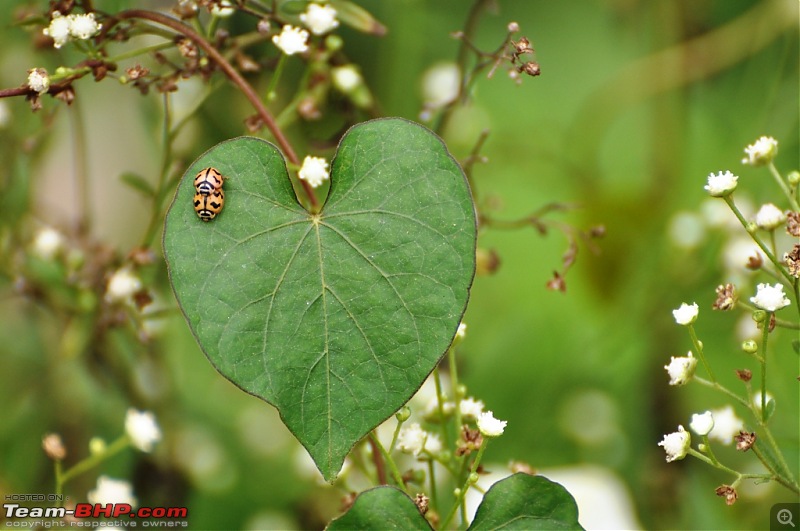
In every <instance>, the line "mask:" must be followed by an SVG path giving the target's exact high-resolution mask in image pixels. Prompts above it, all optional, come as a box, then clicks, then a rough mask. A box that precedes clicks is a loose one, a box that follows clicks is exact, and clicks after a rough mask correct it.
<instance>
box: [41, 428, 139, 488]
mask: <svg viewBox="0 0 800 531" xmlns="http://www.w3.org/2000/svg"><path fill="white" fill-rule="evenodd" d="M128 446H130V439H128V436H127V435H123V436H121V437H119V438H118V439H117V440H115V441H114V442H112V443H111V444H109V445H108V446H106V448H105V450H103V451H102V452H99V453H96V454H93V455H90V456H89V457H87V458H86V459H83V460H81V461H78V462H77V463H75V464H74V465H73V466H72V468H70V469H68V470H67V471H66V472H64V473H63V474H56V492H57V493H60V492H62V491H63V488H64V485H66V483H67V482H68V481H69V480H71V479H73V478H75V477H77V476H79V475H81V474H83V473H84V472H88V471H89V470H91V469H92V468H94V467H95V466H97V465H99V464H100V463H102V462H103V461H105V460H106V459H109V458H110V457H113V456H114V455H116V454H118V453H120V452H121V451H122V450H124V449H125V448H127V447H128Z"/></svg>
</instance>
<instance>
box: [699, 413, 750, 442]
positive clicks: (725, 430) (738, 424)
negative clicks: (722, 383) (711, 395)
mask: <svg viewBox="0 0 800 531" xmlns="http://www.w3.org/2000/svg"><path fill="white" fill-rule="evenodd" d="M711 415H712V416H713V417H714V427H713V428H712V429H711V431H710V432H709V434H708V438H709V439H716V440H718V441H719V442H721V443H722V444H731V443H732V442H733V436H734V435H738V434H739V431H741V430H742V429H744V421H743V420H742V419H740V418H739V417H737V416H736V413H735V412H734V411H733V407H732V406H730V405H727V406H725V407H724V408H721V409H712V410H711Z"/></svg>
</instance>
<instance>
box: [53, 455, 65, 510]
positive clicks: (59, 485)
mask: <svg viewBox="0 0 800 531" xmlns="http://www.w3.org/2000/svg"><path fill="white" fill-rule="evenodd" d="M53 469H54V472H55V477H56V488H55V491H56V500H57V503H58V505H57V506H58V507H63V506H64V500H63V498H62V496H61V495H62V494H63V493H64V479H63V477H64V466H63V465H62V463H61V459H56V460H55V461H54V462H53Z"/></svg>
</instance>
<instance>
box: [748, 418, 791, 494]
mask: <svg viewBox="0 0 800 531" xmlns="http://www.w3.org/2000/svg"><path fill="white" fill-rule="evenodd" d="M764 433H765V434H769V438H771V437H772V434H771V433H769V430H765V431H764ZM774 444H775V441H774V440H772V441H771V442H770V445H772V447H773V449H774V448H775V446H774ZM750 449H751V450H753V453H754V454H756V457H758V460H759V461H761V464H763V465H764V466H765V467H766V469H767V470H769V471H770V472H771V473H772V478H771V479H773V480H775V481H777V482H778V483H779V484H781V485H783V486H784V487H786V488H787V489H789V490H791V491H792V492H795V493H797V494H800V485H798V484H797V482H796V481H795V479H794V476H792V473H791V472H790V471H789V467H788V466H787V465H786V462H785V461H784V459H783V455H782V454H781V453H780V452H777V451H775V450H773V453H774V455H775V456H776V458H777V459H778V463H777V465H779V466H781V467H782V468H783V470H781V471H779V470H778V466H776V463H773V462H772V459H771V458H770V457H769V456H767V454H765V453H764V452H762V451H761V449H760V448H758V441H756V443H755V444H754V445H753V446H752V447H751V448H750Z"/></svg>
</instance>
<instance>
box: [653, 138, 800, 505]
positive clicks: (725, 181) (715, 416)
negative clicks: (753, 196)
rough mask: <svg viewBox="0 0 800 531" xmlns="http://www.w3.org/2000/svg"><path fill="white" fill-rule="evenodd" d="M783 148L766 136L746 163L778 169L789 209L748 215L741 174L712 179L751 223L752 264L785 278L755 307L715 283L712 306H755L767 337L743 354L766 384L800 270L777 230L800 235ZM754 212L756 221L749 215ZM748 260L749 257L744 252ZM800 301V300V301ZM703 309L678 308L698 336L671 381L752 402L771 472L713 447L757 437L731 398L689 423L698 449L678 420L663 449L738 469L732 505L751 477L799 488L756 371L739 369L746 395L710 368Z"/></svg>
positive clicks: (713, 189) (730, 491)
mask: <svg viewBox="0 0 800 531" xmlns="http://www.w3.org/2000/svg"><path fill="white" fill-rule="evenodd" d="M777 152H778V142H777V141H776V140H775V139H774V138H772V137H767V136H762V137H760V138H759V139H758V140H757V141H756V142H754V143H753V144H751V145H749V146H747V147H746V148H745V153H746V155H747V156H746V157H745V158H744V159H743V160H742V163H743V164H746V165H750V166H769V167H770V173H772V175H773V177H774V178H775V180H776V182H777V184H778V186H779V187H780V189H781V191H782V192H783V193H784V195H785V196H786V201H787V202H788V204H789V206H790V209H789V210H788V211H787V210H784V209H782V208H780V207H779V206H777V205H776V204H774V203H771V202H767V203H765V204H763V205H762V206H761V207H760V208H759V209H758V211H757V213H756V214H755V216H754V217H749V216H745V215H743V214H742V212H741V211H740V210H739V206H738V205H737V202H736V201H734V197H733V193H734V191H735V190H736V188H737V185H738V180H739V178H738V177H737V176H736V175H734V174H733V173H731V172H730V171H724V172H722V171H720V172H717V173H711V174H710V175H709V176H708V179H707V184H706V186H705V189H706V191H708V193H709V194H710V195H711V196H713V197H720V198H723V199H724V201H725V204H726V205H727V207H728V208H730V209H731V210H732V211H733V213H734V215H735V217H736V219H737V220H738V221H739V224H740V225H741V226H742V227H743V228H744V229H745V231H746V233H747V236H748V238H747V244H743V246H742V248H743V249H744V250H745V252H746V253H747V254H746V255H745V256H749V258H748V259H747V267H748V269H750V270H751V271H757V270H763V271H765V272H767V273H768V274H769V275H770V276H771V277H772V278H773V279H777V280H778V282H776V283H774V284H771V283H759V284H758V285H757V286H756V289H755V295H753V296H751V297H749V299H747V300H749V302H750V303H751V304H752V306H750V305H748V304H747V303H746V302H744V303H742V302H740V298H739V297H738V295H737V289H736V287H735V286H734V285H733V284H732V283H727V284H724V285H720V286H718V287H717V289H716V300H715V301H714V303H713V305H712V308H713V309H715V310H721V311H729V310H732V309H734V308H737V307H744V308H745V309H747V310H749V312H750V314H751V315H750V316H749V317H751V318H752V319H748V321H749V322H750V323H751V324H752V322H755V323H757V326H758V328H760V331H759V333H757V334H756V335H755V336H751V337H755V338H757V339H760V344H759V342H757V341H756V340H755V339H747V340H745V341H743V342H742V346H741V349H742V351H743V352H744V353H746V354H748V355H751V356H752V357H753V359H755V361H756V362H757V363H758V364H759V365H760V367H761V372H762V375H761V382H762V385H764V386H765V384H766V382H767V379H766V374H767V371H766V364H767V360H768V359H769V358H770V357H768V356H767V346H768V343H769V341H770V334H771V332H773V330H774V329H775V328H776V327H778V326H786V324H785V321H778V320H777V319H776V317H775V315H774V314H775V312H777V311H779V310H781V309H783V308H786V307H787V306H790V305H791V304H792V300H791V299H790V298H789V296H787V294H786V292H785V289H786V288H785V286H786V285H787V284H785V283H784V282H786V283H790V282H793V278H797V277H798V276H800V244H797V243H795V244H794V246H793V247H792V249H791V250H789V251H787V252H785V253H783V254H782V255H781V254H779V253H778V248H777V242H778V240H777V238H776V234H775V231H776V229H778V228H780V227H782V226H785V228H786V232H787V233H788V234H789V235H790V236H792V237H794V238H797V237H800V228H799V227H800V204H798V201H797V198H796V187H797V186H798V185H799V184H800V178H798V177H792V176H791V175H790V176H789V177H788V178H784V177H782V176H781V175H780V174H779V172H778V171H777V169H776V168H775V167H774V165H773V161H774V159H775V156H776V154H777ZM798 175H800V174H798ZM740 203H741V201H740ZM747 219H750V220H751V221H747ZM764 231H766V232H767V233H768V235H769V239H768V240H767V241H765V240H763V239H762V235H763V234H764ZM778 256H782V257H783V260H779V259H778V258H777V257H778ZM742 260H743V261H744V259H742ZM789 285H791V284H789ZM795 296H796V292H795ZM797 302H798V301H795V304H796V303H797ZM698 314H699V306H698V305H697V303H693V304H687V303H683V304H681V306H680V307H679V308H677V309H675V310H673V311H672V315H673V317H674V319H675V322H676V323H677V324H679V325H682V326H685V327H686V328H687V330H688V332H689V335H690V337H691V340H692V344H693V352H692V351H690V352H689V353H688V355H687V356H685V357H672V358H671V361H670V363H669V364H668V365H666V366H665V367H664V368H665V369H666V371H667V373H668V375H669V384H670V385H673V386H680V385H685V384H687V383H688V382H690V381H695V382H697V383H700V384H701V385H706V386H708V387H711V388H713V389H716V390H721V391H723V393H724V394H725V396H726V398H728V399H730V398H733V399H735V402H736V403H738V404H739V405H740V406H742V407H744V408H746V409H748V410H749V413H750V414H751V415H752V416H753V417H754V418H755V421H756V423H757V424H758V429H759V430H761V431H763V432H765V433H766V434H767V436H766V437H763V438H760V439H758V440H759V441H762V442H763V443H764V445H765V448H762V449H761V451H755V452H754V453H755V454H756V456H757V458H758V459H760V460H761V461H762V463H763V464H764V466H765V468H766V470H767V471H768V472H769V473H767V474H763V475H758V474H744V473H740V472H736V471H735V470H733V469H732V468H731V467H730V466H726V465H723V464H722V463H720V462H719V460H718V459H717V457H716V456H715V455H714V453H713V452H712V450H711V441H712V440H713V441H715V442H718V443H720V444H724V445H730V444H732V443H733V442H734V441H735V442H736V449H737V450H738V451H740V452H746V451H748V450H750V449H751V448H753V445H754V444H755V443H756V440H757V438H758V435H757V433H756V431H753V432H750V431H747V430H746V429H745V423H744V421H743V420H742V419H741V418H739V417H738V416H737V414H736V412H735V411H734V409H733V406H732V405H730V404H728V405H726V406H724V407H722V408H718V409H713V410H707V411H705V412H703V413H696V414H694V415H692V417H691V422H690V423H689V427H690V428H691V431H692V432H694V433H695V434H696V435H697V436H698V437H700V438H701V442H700V443H699V444H698V445H697V449H693V448H692V447H691V443H692V440H691V435H690V434H689V432H687V431H686V430H684V428H683V426H679V428H678V431H677V432H674V433H670V434H667V435H665V436H664V438H663V440H662V441H661V442H659V443H658V445H659V446H661V447H663V448H664V451H665V452H666V460H667V462H672V461H676V460H679V459H683V458H684V457H686V455H692V456H694V457H697V458H698V459H700V460H702V461H704V462H706V463H707V464H709V465H711V466H713V467H716V468H718V469H720V470H723V471H725V472H727V473H733V474H734V475H735V476H736V478H735V480H734V481H733V483H732V484H731V485H727V484H725V485H722V486H720V487H718V488H717V489H716V494H717V495H719V496H721V497H723V498H724V499H725V501H726V503H727V504H728V505H732V504H733V503H735V502H736V500H737V498H738V493H737V490H736V487H737V486H738V485H739V483H741V482H742V481H743V480H744V479H746V478H752V479H757V480H763V481H777V482H779V483H781V484H783V485H784V486H788V487H789V488H790V489H792V490H794V491H795V492H796V491H798V490H800V486H798V484H797V482H796V480H795V479H794V478H793V477H792V475H791V473H790V472H789V469H788V467H787V465H786V461H785V460H784V458H783V456H782V451H781V448H780V447H779V446H778V445H777V444H776V442H775V440H774V438H773V437H772V436H771V435H769V430H770V427H769V425H768V424H767V421H768V420H769V417H770V416H771V415H772V412H773V411H774V409H775V407H774V401H773V399H772V397H771V396H770V394H769V393H768V392H767V391H766V389H764V388H762V389H761V390H760V391H757V392H756V393H753V392H752V389H751V387H750V385H751V384H750V382H751V380H752V378H753V371H752V370H750V369H738V370H736V376H737V377H738V379H739V381H740V382H741V383H743V384H744V386H745V389H746V391H747V393H746V394H745V395H744V396H742V395H741V394H740V393H736V392H735V391H733V390H729V389H727V388H726V387H725V386H724V385H723V384H722V383H721V381H720V380H717V378H716V376H715V375H714V373H713V371H712V369H711V364H710V363H709V358H708V357H707V356H706V354H705V352H704V345H703V342H702V341H700V340H699V339H698V337H697V333H696V331H695V328H694V327H695V323H696V322H697V319H698ZM789 326H791V324H790V325H789ZM753 328H755V327H753ZM695 355H696V356H697V357H695ZM698 361H700V362H702V365H703V368H704V372H705V373H706V374H705V375H704V377H702V378H701V377H699V376H696V375H695V372H696V370H697V365H698ZM765 450H768V452H769V453H770V454H771V455H769V456H766V455H765Z"/></svg>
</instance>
